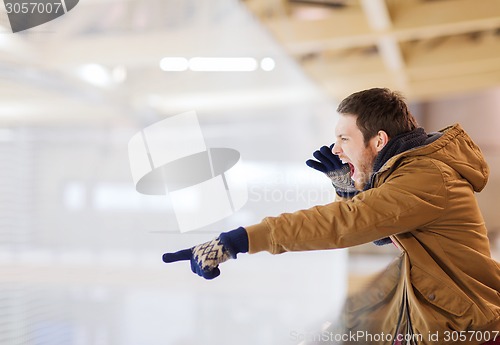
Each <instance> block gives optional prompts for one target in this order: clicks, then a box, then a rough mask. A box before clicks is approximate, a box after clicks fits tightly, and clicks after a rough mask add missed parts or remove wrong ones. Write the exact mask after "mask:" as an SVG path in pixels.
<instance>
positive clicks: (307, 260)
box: [0, 0, 500, 345]
mask: <svg viewBox="0 0 500 345" xmlns="http://www.w3.org/2000/svg"><path fill="white" fill-rule="evenodd" d="M479 3H480V4H481V5H479ZM499 32H500V2H498V1H494V0H481V1H479V2H478V1H476V0H474V1H473V0H433V1H432V0H408V1H396V0H386V1H384V0H364V1H362V0H359V1H356V0H344V1H342V0H326V1H292V0H288V1H284V0H273V1H264V0H248V1H236V0H212V1H195V0H183V1H175V0H163V1H160V0H143V1H137V0H100V1H95V0H83V1H81V2H80V3H79V4H78V5H77V6H76V7H75V8H74V9H73V10H71V11H70V12H68V13H67V14H65V15H64V16H62V17H60V18H58V19H56V20H54V21H51V22H49V23H46V24H43V25H41V26H38V27H35V28H32V29H29V30H26V31H23V32H19V33H15V34H13V33H12V32H11V31H10V28H9V21H8V18H7V15H6V13H5V10H4V8H3V5H0V167H1V169H0V207H1V209H0V212H1V213H0V344H1V345H3V344H5V345H21V344H22V345H25V344H26V345H28V344H50V345H55V344H62V345H73V344H75V345H87V344H89V345H108V344H113V345H115V344H116V345H138V344H141V345H142V344H148V345H156V344H158V345H160V344H161V345H170V344H172V345H181V344H182V345H186V344H218V345H219V344H221V345H222V344H235V343H237V344H261V345H267V344H298V343H300V341H301V340H303V338H305V337H307V336H308V335H311V334H312V332H314V331H317V330H318V329H320V328H321V327H322V326H323V325H325V323H328V322H332V321H334V318H335V314H336V312H337V311H338V310H339V308H340V307H341V305H342V301H343V298H344V297H345V294H346V293H347V291H348V290H349V289H351V288H354V287H355V286H356V285H359V284H360V283H361V282H362V281H363V280H364V279H365V277H366V276H367V275H368V274H371V273H373V272H376V271H377V270H379V269H382V268H383V267H384V266H385V265H386V264H387V263H388V262H389V261H390V260H391V258H392V257H394V256H395V255H397V251H396V249H395V248H392V246H387V247H383V248H379V247H375V246H374V245H372V244H368V245H363V246H359V247H356V248H351V249H349V250H347V249H346V250H336V251H322V252H308V253H287V254H283V255H280V256H274V257H273V256H271V255H269V254H266V253H262V254H256V255H252V256H249V255H240V256H239V258H238V259H237V260H236V261H231V262H228V263H225V264H223V266H221V270H222V275H221V276H220V277H219V278H217V279H215V280H213V281H205V280H203V279H201V278H199V277H198V276H196V275H194V274H192V273H191V271H190V268H189V264H187V263H178V264H172V265H165V264H164V263H163V262H162V261H161V255H162V254H163V253H164V252H167V251H176V250H179V249H183V248H187V247H191V246H192V245H195V244H198V243H200V242H203V241H206V240H209V239H212V238H213V237H214V236H216V235H217V234H219V233H220V232H222V231H227V230H230V229H234V228H236V227H238V226H240V225H243V226H244V225H250V224H254V223H257V222H259V221H260V220H261V219H262V218H263V217H265V216H268V215H277V214H279V213H282V212H285V211H293V210H297V209H301V208H306V207H310V206H313V205H315V204H318V203H322V204H323V203H328V202H329V201H331V200H332V198H333V197H334V191H333V190H332V188H331V185H330V183H329V181H328V179H326V177H324V176H322V174H320V173H318V172H316V171H313V170H311V169H310V168H308V167H307V166H306V165H305V164H304V162H305V160H307V159H309V158H310V156H311V153H312V152H313V151H314V150H316V149H317V148H319V147H320V146H322V145H328V144H331V142H332V140H333V139H334V136H333V131H334V126H335V120H336V115H335V108H336V105H337V104H338V102H339V101H340V100H341V99H342V98H343V97H345V96H347V95H349V94H350V93H352V92H354V91H358V90H362V89H366V88H369V87H375V86H377V87H390V88H393V89H398V90H401V91H402V92H403V93H404V94H405V95H406V96H407V99H408V101H409V103H410V105H411V109H412V111H413V113H414V115H415V116H416V118H417V119H418V121H419V123H420V124H421V125H422V126H424V127H425V128H426V129H427V130H428V131H435V130H438V129H440V128H442V127H445V126H447V125H450V124H453V123H455V122H460V123H461V124H462V125H463V127H464V128H465V129H466V130H467V131H468V132H469V133H470V135H471V136H472V137H473V139H474V140H475V141H476V142H477V143H478V144H479V145H480V146H481V148H482V149H483V151H484V153H485V155H486V157H487V159H488V162H489V164H490V167H491V178H490V182H489V184H488V186H487V187H486V189H485V191H484V192H482V193H481V194H479V195H478V199H479V202H480V204H481V207H482V209H483V211H484V216H485V220H486V223H487V225H488V228H489V231H490V237H491V243H492V250H493V251H494V255H495V257H496V258H497V259H498V257H499V252H498V251H499V239H498V238H499V236H498V234H499V233H500V218H499V216H498V212H497V209H498V206H497V205H498V194H499V193H498V191H499V184H500V178H499V177H500V176H499V174H500V173H499V171H500V158H499V152H500V141H499V140H498V132H499V130H500V116H499V113H500V36H499ZM199 56H201V57H250V58H253V59H255V61H256V62H257V66H256V68H255V70H253V71H245V72H227V71H226V72H222V71H220V72H217V71H212V72H200V71H192V70H189V69H188V70H183V71H169V70H168V68H165V65H164V64H163V65H161V61H162V59H163V58H166V57H181V58H186V59H190V58H192V57H199ZM163 61H166V60H163ZM161 67H163V69H162V68H161ZM165 69H167V70H165ZM189 110H195V111H196V112H197V114H198V118H199V121H200V125H201V129H202V131H203V134H204V137H205V141H206V144H207V146H209V147H230V148H234V149H236V150H238V151H239V152H240V153H241V156H242V159H243V162H244V167H245V171H246V173H247V179H248V189H249V201H248V203H247V204H246V205H245V206H244V207H243V208H242V209H241V210H239V211H238V212H236V213H235V214H233V215H232V216H231V217H229V218H226V219H224V220H222V221H220V222H217V223H215V224H212V225H209V226H206V227H204V228H202V229H199V230H197V231H192V232H188V233H185V234H180V232H179V229H178V225H177V223H176V218H175V215H174V213H173V211H172V209H171V207H170V203H169V200H168V197H167V196H148V195H142V194H139V193H138V192H136V191H135V188H134V184H133V181H132V177H131V174H130V168H129V161H128V153H127V144H128V141H129V140H130V138H131V137H132V136H133V135H134V134H135V133H137V132H138V131H140V130H141V129H143V128H145V127H147V126H149V125H151V124H153V123H156V122H158V121H161V120H162V119H165V118H167V117H169V116H173V115H176V114H179V113H182V112H185V111H189Z"/></svg>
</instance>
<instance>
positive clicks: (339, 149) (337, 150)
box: [332, 142, 342, 155]
mask: <svg viewBox="0 0 500 345" xmlns="http://www.w3.org/2000/svg"><path fill="white" fill-rule="evenodd" d="M341 152H342V147H341V146H340V143H338V142H337V143H335V144H333V146H332V153H333V154H334V155H338V154H339V153H341Z"/></svg>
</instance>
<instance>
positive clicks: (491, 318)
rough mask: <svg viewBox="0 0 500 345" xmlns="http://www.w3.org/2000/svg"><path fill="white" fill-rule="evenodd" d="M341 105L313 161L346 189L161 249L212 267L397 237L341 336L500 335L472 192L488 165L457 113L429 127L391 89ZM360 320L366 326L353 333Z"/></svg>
mask: <svg viewBox="0 0 500 345" xmlns="http://www.w3.org/2000/svg"><path fill="white" fill-rule="evenodd" d="M337 111H338V113H339V114H340V120H339V122H338V124H337V127H336V130H335V132H336V133H335V134H336V137H337V140H336V143H335V145H334V146H333V147H331V148H329V147H326V146H324V147H322V148H321V149H320V150H319V151H316V152H315V153H314V157H315V158H316V159H317V161H315V160H309V161H307V162H306V163H307V164H308V165H309V166H311V167H312V168H314V169H317V170H319V171H322V172H323V173H325V174H326V175H327V176H329V177H330V179H331V180H332V183H333V185H334V186H335V188H336V191H337V194H338V196H339V198H338V200H337V201H335V202H332V203H330V204H327V205H321V206H315V207H313V208H311V209H308V210H301V211H297V212H295V213H285V214H282V215H280V216H278V217H268V218H265V219H264V220H263V221H262V222H261V223H260V224H256V225H252V226H248V227H246V228H242V227H240V228H238V229H236V230H233V231H230V232H227V233H222V234H221V235H220V236H219V237H218V238H216V239H215V240H213V241H210V242H207V243H204V244H201V245H198V246H195V247H193V248H190V249H186V250H182V251H180V252H177V253H167V254H164V256H163V260H164V261H165V262H174V261H179V260H190V262H191V268H192V270H193V272H195V273H197V274H199V275H200V276H203V277H205V278H207V279H211V278H215V277H216V276H218V275H219V273H220V271H219V268H218V265H219V264H220V263H222V262H224V261H226V260H228V259H230V258H236V255H237V254H238V253H246V252H249V253H256V252H260V251H268V252H270V253H272V254H279V253H283V252H287V251H304V250H321V249H334V248H344V247H351V246H356V245H359V244H363V243H368V242H375V244H379V245H381V244H386V243H391V242H392V243H394V244H395V245H396V246H397V247H398V248H399V249H400V250H401V254H400V256H399V257H398V258H397V259H396V260H395V261H394V263H393V264H391V265H390V266H389V267H388V268H387V269H386V270H385V271H384V272H383V273H382V274H381V275H380V276H379V277H378V279H376V280H374V281H373V282H372V284H371V285H370V286H369V288H368V289H366V290H364V291H363V292H362V293H361V294H358V295H356V296H351V297H350V298H349V300H348V301H347V303H346V307H345V310H344V313H343V318H342V323H341V324H340V325H339V327H340V328H339V330H338V332H339V334H340V335H341V337H340V339H341V340H343V341H344V343H350V342H352V343H363V344H369V343H374V344H386V343H387V344H404V343H408V344H413V343H419V344H420V343H422V344H454V343H464V344H481V343H484V342H485V340H493V339H494V338H496V340H497V341H500V334H498V332H497V331H498V330H500V292H499V291H500V265H499V264H498V263H497V262H496V261H494V260H493V259H492V258H491V255H490V247H489V241H488V238H487V231H486V228H485V225H484V221H483V218H482V215H481V212H480V210H479V207H478V204H477V202H476V198H475V196H474V192H479V191H481V190H482V189H483V188H484V186H485V185H486V182H487V179H488V173H489V170H488V166H487V164H486V162H485V161H484V158H483V155H482V154H481V151H480V149H479V148H478V147H477V146H476V145H475V144H474V143H473V141H472V140H471V138H470V137H469V136H468V135H467V134H466V133H465V132H464V130H463V129H462V128H461V127H460V125H454V126H451V127H448V128H446V129H444V130H442V131H440V132H439V133H435V134H432V135H428V134H426V133H425V132H424V130H423V129H422V128H418V127H417V124H416V122H415V120H414V118H413V116H412V115H411V114H410V112H409V111H408V109H407V106H406V104H405V102H404V100H403V99H402V98H401V96H400V95H399V94H397V93H395V92H392V91H390V90H388V89H379V88H376V89H369V90H365V91H361V92H357V93H354V94H352V95H350V96H349V97H347V98H346V99H344V100H343V101H342V102H341V103H340V105H339V107H338V109H337ZM357 332H365V333H364V335H365V338H363V339H359V338H353V337H352V336H351V337H349V335H352V334H358V335H360V336H362V335H363V333H357ZM382 334H383V335H385V337H382V338H381V335H382ZM370 336H371V337H370Z"/></svg>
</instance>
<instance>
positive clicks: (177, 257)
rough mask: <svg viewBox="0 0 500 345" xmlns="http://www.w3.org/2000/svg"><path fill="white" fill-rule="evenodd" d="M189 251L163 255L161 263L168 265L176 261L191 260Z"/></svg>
mask: <svg viewBox="0 0 500 345" xmlns="http://www.w3.org/2000/svg"><path fill="white" fill-rule="evenodd" d="M191 256H192V253H191V249H184V250H179V251H178V252H175V253H165V254H163V262H166V263H170V262H176V261H184V260H191Z"/></svg>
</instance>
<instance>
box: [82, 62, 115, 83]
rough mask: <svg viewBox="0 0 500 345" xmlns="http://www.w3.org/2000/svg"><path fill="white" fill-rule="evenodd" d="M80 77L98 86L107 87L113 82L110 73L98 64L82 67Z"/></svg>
mask: <svg viewBox="0 0 500 345" xmlns="http://www.w3.org/2000/svg"><path fill="white" fill-rule="evenodd" d="M78 75H79V76H80V78H82V79H83V80H85V81H86V82H88V83H90V84H93V85H96V86H107V85H109V84H110V82H111V75H110V73H109V71H108V70H107V69H106V68H104V67H103V66H101V65H98V64H88V65H84V66H82V67H80V68H79V69H78Z"/></svg>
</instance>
